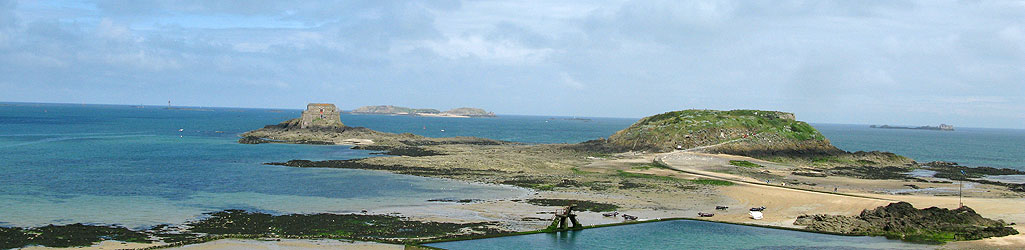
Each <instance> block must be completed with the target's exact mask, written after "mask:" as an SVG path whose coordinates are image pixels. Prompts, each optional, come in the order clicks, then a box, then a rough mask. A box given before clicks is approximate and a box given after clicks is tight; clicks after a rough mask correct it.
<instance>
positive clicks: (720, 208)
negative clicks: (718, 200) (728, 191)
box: [715, 206, 730, 210]
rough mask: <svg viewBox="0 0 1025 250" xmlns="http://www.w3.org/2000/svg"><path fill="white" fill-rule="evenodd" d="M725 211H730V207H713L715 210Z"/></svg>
mask: <svg viewBox="0 0 1025 250" xmlns="http://www.w3.org/2000/svg"><path fill="white" fill-rule="evenodd" d="M727 209H730V207H727V206H715V210H727Z"/></svg>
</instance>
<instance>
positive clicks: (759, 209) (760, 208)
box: [751, 206, 765, 212]
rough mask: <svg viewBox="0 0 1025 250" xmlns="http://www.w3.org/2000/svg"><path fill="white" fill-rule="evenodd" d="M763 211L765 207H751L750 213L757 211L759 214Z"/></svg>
mask: <svg viewBox="0 0 1025 250" xmlns="http://www.w3.org/2000/svg"><path fill="white" fill-rule="evenodd" d="M764 210H765V206H761V207H752V208H751V211H757V212H761V211H764Z"/></svg>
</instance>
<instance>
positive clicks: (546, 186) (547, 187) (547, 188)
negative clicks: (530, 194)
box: [533, 184, 555, 191]
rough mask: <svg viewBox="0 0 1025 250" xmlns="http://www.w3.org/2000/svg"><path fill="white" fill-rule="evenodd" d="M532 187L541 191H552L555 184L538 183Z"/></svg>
mask: <svg viewBox="0 0 1025 250" xmlns="http://www.w3.org/2000/svg"><path fill="white" fill-rule="evenodd" d="M533 188H534V189H537V190H541V191H552V190H555V185H552V184H538V185H534V186H533Z"/></svg>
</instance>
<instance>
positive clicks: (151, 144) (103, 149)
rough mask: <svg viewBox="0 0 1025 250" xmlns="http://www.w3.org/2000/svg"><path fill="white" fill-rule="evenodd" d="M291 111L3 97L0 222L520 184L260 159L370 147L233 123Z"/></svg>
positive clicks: (182, 213) (320, 207)
mask: <svg viewBox="0 0 1025 250" xmlns="http://www.w3.org/2000/svg"><path fill="white" fill-rule="evenodd" d="M298 114H299V111H298V110H288V111H282V112H271V110H261V109H220V108H217V109H213V111H190V110H166V109H162V108H159V107H146V108H133V107H129V106H103V105H84V106H83V105H55V104H42V105H37V104H29V105H24V104H19V105H17V106H0V124H2V126H0V225H7V226H40V225H46V224H51V223H53V224H68V223H77V222H82V223H99V224H121V225H126V226H129V227H144V226H151V225H155V224H162V223H181V222H184V221H186V220H190V219H195V218H197V217H199V216H201V215H202V213H205V212H213V211H218V210H223V209H246V210H254V211H263V212H271V213H313V212H353V211H359V210H362V209H373V208H383V207H392V206H411V205H422V204H429V203H428V202H427V201H426V200H428V199H436V198H454V199H497V198H506V197H515V196H519V195H522V194H524V193H525V192H526V190H523V189H520V188H514V187H508V186H496V185H480V184H471V183H464V182H459V181H452V180H443V179H436V178H423V177H416V176H405V175H398V174H391V173H387V172H382V171H367V170H348V169H306V168H290V167H282V166H268V165H262V163H265V162H280V161H288V160H292V159H309V160H324V159H351V158H359V157H368V156H370V155H369V153H370V152H369V151H363V150H352V149H350V148H349V147H347V146H312V145H285V144H260V145H243V144H238V143H236V142H235V140H237V138H238V137H237V134H239V133H241V132H244V131H247V130H251V129H255V128H259V127H262V126H264V125H266V124H275V123H278V122H281V121H283V120H286V119H288V118H289V117H296V116H298ZM353 120H354V121H355V120H357V119H353ZM356 123H364V124H372V123H370V122H356ZM179 129H182V131H179ZM456 131H459V129H456Z"/></svg>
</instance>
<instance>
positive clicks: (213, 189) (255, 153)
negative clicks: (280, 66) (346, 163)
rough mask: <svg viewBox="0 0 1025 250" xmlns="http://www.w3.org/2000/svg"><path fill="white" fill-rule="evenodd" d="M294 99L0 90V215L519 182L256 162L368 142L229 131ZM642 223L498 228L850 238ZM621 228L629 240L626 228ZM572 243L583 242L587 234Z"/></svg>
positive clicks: (616, 123)
mask: <svg viewBox="0 0 1025 250" xmlns="http://www.w3.org/2000/svg"><path fill="white" fill-rule="evenodd" d="M300 113H301V110H298V109H277V110H276V109H246V108H207V107H189V108H174V109H167V108H166V107H160V106H130V105H85V104H42V103H0V226H19V227H33V226H43V225H48V224H71V223H87V224H114V225H123V226H126V227H130V228H147V227H151V226H154V225H159V224H180V223H185V222H187V221H190V220H195V219H198V218H201V217H202V216H203V214H204V213H209V212H215V211H220V210H224V209H245V210H250V211H260V212H268V213H275V214H287V213H320V212H330V213H350V212H357V211H360V210H363V209H377V208H388V207H403V206H421V205H425V204H429V202H428V201H427V200H428V199H503V198H510V197H519V196H523V195H525V194H527V193H528V192H530V191H529V190H525V189H522V188H516V187H511V186H500V185H484V184H475V183H467V182H461V181H453V180H445V179H438V178H426V177H416V176H406V175H399V174H392V173H388V172H382V171H369V170H352V169H315V168H290V167H282V166H271V165H264V164H263V163H267V162H282V161H288V160H293V159H307V160H327V159H353V158H361V157H379V155H374V154H371V153H373V152H371V151H364V150H353V149H351V148H350V147H349V146H324V145H287V144H258V145H246V144H238V143H236V140H237V139H238V134H240V133H243V132H245V131H249V130H253V129H257V128H260V127H263V126H265V125H269V124H277V123H279V122H282V121H285V120H288V119H291V118H294V117H298V116H299V114H300ZM636 120H637V118H599V117H551V116H520V115H499V117H495V118H446V117H412V116H387V115H350V114H343V115H342V121H343V122H344V123H345V124H346V125H349V126H362V127H367V128H371V129H374V130H379V131H385V132H393V133H414V134H419V135H424V136H430V137H447V136H477V137H484V138H491V139H497V140H506V141H515V142H522V143H577V142H582V141H586V140H591V139H597V138H601V137H608V136H609V135H611V134H612V133H614V132H615V131H618V130H620V129H623V128H626V127H628V126H629V125H630V124H632V123H634V122H635V121H636ZM813 125H814V126H815V127H816V128H818V129H819V130H820V131H821V132H822V133H823V134H824V135H826V136H827V138H829V139H830V140H831V141H832V142H833V143H834V144H835V145H837V146H838V147H840V148H842V149H844V150H848V151H858V150H864V151H870V150H883V151H891V152H895V153H898V154H902V155H906V156H909V157H912V158H914V159H916V160H918V161H920V162H925V161H933V160H943V161H954V162H958V163H961V164H962V165H968V166H993V167H1007V168H1016V169H1025V130H1011V129H974V128H958V129H957V130H956V131H953V132H944V131H923V130H888V129H870V128H868V126H867V125H840V124H813ZM650 224H651V225H650V226H649V225H647V224H646V225H636V226H629V227H612V228H607V229H600V230H599V229H596V230H595V231H592V230H585V232H580V233H574V234H572V235H558V234H554V235H540V236H520V237H519V238H517V237H509V238H508V239H506V238H501V240H500V241H502V242H506V241H507V242H509V244H519V243H515V242H517V240H524V239H525V240H527V241H531V242H535V241H539V242H538V243H537V244H541V245H540V246H542V247H541V248H546V247H547V246H550V247H560V248H561V247H566V246H569V247H571V248H572V246H573V244H577V245H579V244H583V243H580V242H582V241H584V240H583V239H587V238H588V237H599V236H600V235H607V236H609V237H612V236H613V235H621V234H623V233H625V232H634V231H635V230H629V229H624V228H634V227H636V228H638V229H637V230H639V231H636V232H649V233H656V231H658V232H662V231H665V232H681V233H680V235H681V236H680V237H687V238H690V237H704V238H705V239H709V240H712V239H727V238H723V237H728V236H730V235H736V234H737V232H747V234H757V235H769V236H771V237H774V239H777V240H778V241H780V242H783V243H780V244H782V245H787V244H790V243H792V244H790V245H794V244H799V245H803V244H806V243H807V244H811V243H808V242H818V241H830V242H840V243H838V244H842V242H844V241H845V239H848V238H849V237H839V236H826V235H819V234H807V233H796V232H791V231H786V230H776V229H765V228H755V227H746V226H735V225H727V224H717V223H706V224H701V223H698V224H693V222H685V221H680V222H666V223H650ZM695 225H697V226H695ZM694 227H698V228H712V229H708V230H705V231H698V232H699V233H698V234H700V236H697V235H693V232H691V233H685V232H682V231H673V230H669V229H667V228H670V229H671V228H694ZM663 229H665V230H663ZM713 229H714V230H713ZM601 230H611V231H609V232H606V233H599V232H605V231H601ZM645 230H646V231H645ZM688 230H689V229H688ZM592 232H594V233H592ZM687 232H690V231H687ZM769 236H766V237H769ZM759 237H762V236H759ZM831 237H839V238H835V239H834V238H831ZM573 239H577V240H576V241H574V240H573ZM638 239H643V238H638ZM760 239H761V238H757V237H755V238H745V240H750V242H762V241H764V240H760ZM851 239H853V238H851ZM493 240H499V239H493ZM875 240H878V239H873V241H875ZM621 241H623V242H629V238H627V239H623V240H621ZM466 242H470V241H466ZM546 242H547V243H546ZM573 242H577V243H573ZM773 242H774V241H773ZM786 242H790V243H786ZM880 242H883V243H880V244H885V242H891V243H894V242H893V241H886V240H882V241H880ZM784 243H786V244H784ZM467 244H469V243H467ZM473 244H476V243H473ZM503 244H504V243H503ZM546 244H547V245H546ZM567 244H570V245H567ZM624 244H625V243H624ZM767 244H768V243H767ZM773 244H775V243H773ZM894 244H898V243H894ZM471 245H472V244H471ZM579 246H581V247H578V248H590V247H587V245H586V244H585V245H579ZM679 246H686V245H679ZM766 246H769V245H766ZM895 246H897V245H895ZM446 247H450V246H449V245H446ZM452 247H453V248H456V249H458V248H460V247H458V246H452ZM770 248H771V247H770Z"/></svg>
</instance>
